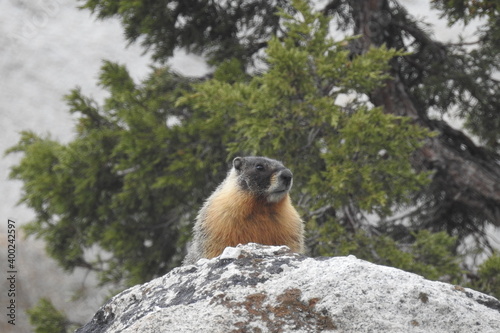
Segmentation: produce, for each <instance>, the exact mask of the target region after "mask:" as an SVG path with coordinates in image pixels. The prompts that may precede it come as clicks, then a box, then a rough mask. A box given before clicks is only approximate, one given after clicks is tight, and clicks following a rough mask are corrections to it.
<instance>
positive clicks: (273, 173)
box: [233, 156, 293, 202]
mask: <svg viewBox="0 0 500 333" xmlns="http://www.w3.org/2000/svg"><path fill="white" fill-rule="evenodd" d="M233 166H234V168H235V170H236V172H237V174H238V180H239V185H240V186H241V188H242V189H244V190H247V191H250V192H252V193H254V194H255V195H257V196H259V197H262V198H264V199H266V200H267V201H268V202H278V201H280V200H281V199H283V197H284V196H285V195H286V194H287V193H288V191H289V190H290V188H291V187H292V183H293V174H292V172H291V171H290V170H288V169H287V168H285V166H284V165H283V164H282V163H281V162H279V161H276V160H273V159H270V158H267V157H257V156H249V157H236V158H235V159H234V160H233Z"/></svg>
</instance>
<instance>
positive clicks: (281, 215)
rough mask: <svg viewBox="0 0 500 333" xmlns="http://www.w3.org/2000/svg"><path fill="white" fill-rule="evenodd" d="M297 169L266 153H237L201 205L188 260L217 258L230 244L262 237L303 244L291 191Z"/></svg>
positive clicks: (296, 248) (266, 241)
mask: <svg viewBox="0 0 500 333" xmlns="http://www.w3.org/2000/svg"><path fill="white" fill-rule="evenodd" d="M292 183H293V175H292V172H291V171H290V170H288V169H287V168H285V167H284V166H283V164H281V162H278V161H276V160H273V159H270V158H266V157H255V156H250V157H236V158H235V159H234V160H233V167H232V168H231V170H230V171H229V173H228V175H227V177H226V179H225V180H224V181H223V182H222V183H221V184H220V185H219V186H218V187H217V189H216V190H215V191H214V192H213V193H212V195H211V196H210V197H209V198H208V199H207V200H206V201H205V204H204V205H203V207H202V208H201V209H200V211H199V213H198V216H197V218H196V222H195V225H194V228H193V242H192V245H191V247H190V249H189V251H188V254H187V256H186V258H185V259H184V264H192V263H195V262H196V261H197V260H198V259H200V258H213V257H216V256H218V255H220V254H221V253H222V251H223V250H224V249H225V248H226V247H227V246H236V245H238V244H246V243H250V242H252V243H259V244H264V245H287V246H288V247H290V249H291V250H292V251H294V252H303V250H304V235H303V234H304V227H303V223H302V220H301V219H300V216H299V214H298V213H297V211H296V210H295V208H294V207H293V206H292V204H291V201H290V196H289V194H288V192H289V191H290V188H291V187H292Z"/></svg>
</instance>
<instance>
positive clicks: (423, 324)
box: [77, 244, 500, 333]
mask: <svg viewBox="0 0 500 333" xmlns="http://www.w3.org/2000/svg"><path fill="white" fill-rule="evenodd" d="M77 332H78V333H89V332H125V333H129V332H130V333H131V332H142V333H148V332H224V333H226V332H238V333H240V332H241V333H243V332H374V333H377V332H383V333H390V332H422V333H424V332H433V333H435V332H478V333H479V332H481V333H483V332H484V333H490V332H491V333H498V332H500V302H499V301H498V300H497V299H495V298H493V297H490V296H487V295H484V294H481V293H479V292H476V291H473V290H471V289H467V288H463V287H460V286H453V285H450V284H446V283H442V282H436V281H429V280H425V279H424V278H423V277H421V276H418V275H416V274H412V273H408V272H404V271H401V270H399V269H395V268H391V267H385V266H379V265H375V264H371V263H369V262H366V261H363V260H360V259H357V258H355V257H354V256H348V257H333V258H308V257H305V256H302V255H298V254H295V253H292V252H291V251H290V250H289V249H288V248H287V247H285V246H263V245H259V244H247V245H239V246H238V247H237V248H236V249H228V250H227V251H226V252H225V253H224V254H223V255H221V256H220V257H217V258H214V259H211V260H206V259H204V260H200V261H199V262H198V263H196V264H195V265H189V266H183V267H179V268H176V269H174V270H172V271H171V272H170V273H168V274H166V275H165V276H163V277H160V278H157V279H155V280H152V281H150V282H148V283H145V284H143V285H137V286H135V287H132V288H130V289H128V290H125V291H123V292H122V293H120V294H118V295H116V296H115V297H113V298H112V299H111V300H110V301H108V302H107V303H106V304H105V305H104V306H103V307H102V308H101V309H100V310H99V311H98V312H97V313H96V315H95V316H94V318H93V319H92V320H91V321H90V322H89V323H87V324H86V325H85V326H84V327H82V328H80V329H79V330H78V331H77Z"/></svg>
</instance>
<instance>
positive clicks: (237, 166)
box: [233, 157, 243, 170]
mask: <svg viewBox="0 0 500 333" xmlns="http://www.w3.org/2000/svg"><path fill="white" fill-rule="evenodd" d="M242 166H243V157H236V158H235V159H234V160H233V167H234V168H235V169H236V170H240V169H241V167H242Z"/></svg>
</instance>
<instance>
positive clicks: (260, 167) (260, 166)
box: [255, 164, 264, 171]
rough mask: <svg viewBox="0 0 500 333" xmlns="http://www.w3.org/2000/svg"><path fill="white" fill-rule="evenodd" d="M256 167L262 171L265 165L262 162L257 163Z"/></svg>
mask: <svg viewBox="0 0 500 333" xmlns="http://www.w3.org/2000/svg"><path fill="white" fill-rule="evenodd" d="M255 169H257V170H259V171H262V170H264V166H263V165H262V164H257V165H256V166H255Z"/></svg>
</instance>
